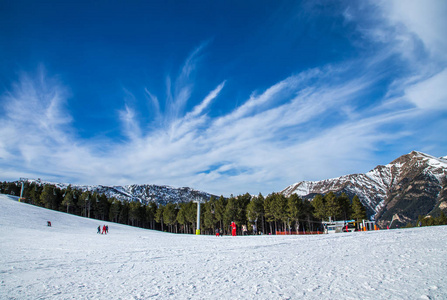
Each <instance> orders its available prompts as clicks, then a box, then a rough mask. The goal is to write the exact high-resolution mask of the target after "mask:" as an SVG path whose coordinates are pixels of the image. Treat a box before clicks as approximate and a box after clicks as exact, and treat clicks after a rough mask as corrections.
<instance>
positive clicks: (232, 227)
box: [231, 221, 236, 236]
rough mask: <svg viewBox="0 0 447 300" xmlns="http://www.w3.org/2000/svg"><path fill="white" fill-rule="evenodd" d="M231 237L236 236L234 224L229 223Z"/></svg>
mask: <svg viewBox="0 0 447 300" xmlns="http://www.w3.org/2000/svg"><path fill="white" fill-rule="evenodd" d="M231 235H232V236H236V223H234V221H233V222H231Z"/></svg>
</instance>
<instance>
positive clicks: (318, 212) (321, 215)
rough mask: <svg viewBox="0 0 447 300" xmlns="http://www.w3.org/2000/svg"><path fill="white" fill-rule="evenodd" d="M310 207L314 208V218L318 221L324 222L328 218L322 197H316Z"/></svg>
mask: <svg viewBox="0 0 447 300" xmlns="http://www.w3.org/2000/svg"><path fill="white" fill-rule="evenodd" d="M311 203H312V207H313V208H314V216H315V218H317V219H319V220H324V219H326V218H327V217H328V214H327V211H326V201H325V198H324V197H323V196H322V195H316V196H315V197H314V198H313V200H312V202H311Z"/></svg>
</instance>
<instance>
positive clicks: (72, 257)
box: [0, 195, 447, 299]
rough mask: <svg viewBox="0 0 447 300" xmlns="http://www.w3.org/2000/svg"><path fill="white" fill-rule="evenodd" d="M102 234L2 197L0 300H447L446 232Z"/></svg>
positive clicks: (116, 230)
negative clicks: (233, 235) (254, 234)
mask: <svg viewBox="0 0 447 300" xmlns="http://www.w3.org/2000/svg"><path fill="white" fill-rule="evenodd" d="M48 220H49V221H51V222H52V227H47V221H48ZM107 224H108V225H109V228H110V232H109V234H108V235H100V234H97V233H96V228H97V226H98V225H103V223H102V222H101V221H97V220H92V219H85V218H81V217H77V216H73V215H68V214H65V213H61V212H56V211H51V210H46V209H44V208H40V207H35V206H32V205H29V204H24V203H19V202H17V201H14V200H13V199H11V198H10V197H7V196H5V195H0V299H149V298H152V299H299V298H303V299H323V298H324V299H446V298H447V283H446V281H445V274H446V273H447V261H446V259H445V257H447V247H446V246H447V239H446V234H447V226H440V227H425V228H414V229H405V230H383V231H374V232H358V233H345V234H334V235H316V236H248V237H242V236H240V237H230V236H224V237H221V238H217V237H214V236H195V235H175V234H167V233H162V232H156V231H151V230H144V229H139V228H132V227H128V226H124V225H119V224H114V223H107Z"/></svg>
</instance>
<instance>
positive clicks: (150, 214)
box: [146, 202, 157, 229]
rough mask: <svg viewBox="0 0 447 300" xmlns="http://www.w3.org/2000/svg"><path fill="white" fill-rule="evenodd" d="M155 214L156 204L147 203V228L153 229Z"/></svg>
mask: <svg viewBox="0 0 447 300" xmlns="http://www.w3.org/2000/svg"><path fill="white" fill-rule="evenodd" d="M156 212H157V204H156V203H155V202H149V203H148V204H147V205H146V220H147V222H149V228H151V229H155V213H156Z"/></svg>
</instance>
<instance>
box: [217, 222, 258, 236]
mask: <svg viewBox="0 0 447 300" xmlns="http://www.w3.org/2000/svg"><path fill="white" fill-rule="evenodd" d="M230 228H231V235H232V236H236V235H237V226H236V223H235V222H234V221H233V222H231V225H230ZM215 233H216V236H222V235H223V231H222V228H216V230H215ZM257 233H258V231H257V228H256V225H255V224H253V234H254V235H256V234H257ZM242 235H248V229H247V225H245V224H244V225H242Z"/></svg>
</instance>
